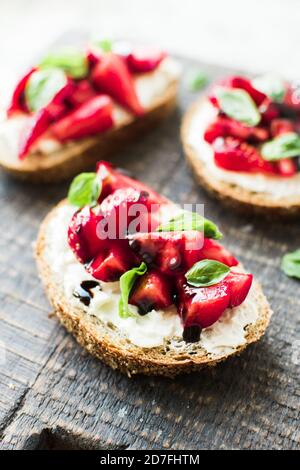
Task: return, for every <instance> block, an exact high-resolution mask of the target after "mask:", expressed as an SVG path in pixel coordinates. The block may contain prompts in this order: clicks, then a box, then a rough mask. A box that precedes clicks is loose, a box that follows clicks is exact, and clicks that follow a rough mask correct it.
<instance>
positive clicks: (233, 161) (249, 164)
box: [214, 137, 277, 175]
mask: <svg viewBox="0 0 300 470" xmlns="http://www.w3.org/2000/svg"><path fill="white" fill-rule="evenodd" d="M214 150H215V163H216V165H217V166H219V167H220V168H224V169H226V170H231V171H244V172H249V173H266V174H271V175H272V174H273V175H275V174H277V171H276V166H275V165H274V164H272V163H270V162H267V161H266V160H264V159H263V158H262V156H261V155H260V154H259V152H258V151H257V149H256V148H255V147H254V146H252V145H249V144H247V143H246V142H242V141H240V140H239V139H235V138H233V137H226V138H225V139H222V138H219V139H217V140H216V141H215V142H214Z"/></svg>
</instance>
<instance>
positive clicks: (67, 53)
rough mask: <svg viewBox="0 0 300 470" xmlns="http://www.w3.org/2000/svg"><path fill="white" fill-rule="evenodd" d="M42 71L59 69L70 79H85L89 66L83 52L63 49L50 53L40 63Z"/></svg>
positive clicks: (74, 49) (70, 48)
mask: <svg viewBox="0 0 300 470" xmlns="http://www.w3.org/2000/svg"><path fill="white" fill-rule="evenodd" d="M40 67H41V68H43V69H46V68H47V69H48V68H53V67H55V68H59V69H62V70H64V71H65V73H66V74H67V75H68V76H69V77H72V78H75V79H79V78H84V77H87V75H88V72H89V66H88V61H87V58H86V56H85V54H84V52H83V51H82V50H80V49H77V48H74V47H64V48H62V49H58V50H57V51H53V52H50V53H49V54H48V55H47V56H46V57H44V59H43V60H42V61H41V63H40Z"/></svg>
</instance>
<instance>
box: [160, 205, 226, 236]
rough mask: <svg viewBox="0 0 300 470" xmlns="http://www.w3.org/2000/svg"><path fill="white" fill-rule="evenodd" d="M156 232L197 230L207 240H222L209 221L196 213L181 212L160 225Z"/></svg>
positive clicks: (217, 230) (214, 226)
mask: <svg viewBox="0 0 300 470" xmlns="http://www.w3.org/2000/svg"><path fill="white" fill-rule="evenodd" d="M156 230H157V231H158V232H185V231H187V230H197V231H199V232H204V236H205V237H207V238H214V239H215V240H219V239H220V238H222V233H221V232H220V231H219V229H218V227H217V225H215V224H214V223H213V222H212V221H211V220H209V219H206V218H205V217H202V215H200V214H197V212H189V211H182V212H181V213H180V214H178V215H177V216H175V217H174V218H172V219H171V220H169V221H168V222H166V223H164V224H162V225H160V226H159V227H158V228H157V229H156Z"/></svg>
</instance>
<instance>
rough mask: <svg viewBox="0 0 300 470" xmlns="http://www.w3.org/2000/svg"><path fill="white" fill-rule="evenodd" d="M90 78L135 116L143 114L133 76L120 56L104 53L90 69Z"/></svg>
mask: <svg viewBox="0 0 300 470" xmlns="http://www.w3.org/2000/svg"><path fill="white" fill-rule="evenodd" d="M91 79H92V83H93V84H94V85H95V87H96V88H98V89H99V91H101V92H104V93H108V94H109V95H111V96H112V97H113V98H114V99H115V100H116V101H118V102H119V103H120V104H121V105H122V106H124V107H125V108H127V109H129V110H130V111H132V112H133V113H134V114H136V115H137V116H140V115H142V114H144V109H143V107H142V105H141V104H140V102H139V99H138V97H137V94H136V91H135V86H134V81H133V78H132V76H131V74H130V72H129V70H128V67H127V65H126V64H125V62H124V61H123V59H121V57H118V56H117V55H116V54H113V53H111V52H109V53H107V54H105V55H104V56H103V57H102V58H101V60H100V62H99V63H98V64H96V65H95V67H94V69H93V70H92V75H91Z"/></svg>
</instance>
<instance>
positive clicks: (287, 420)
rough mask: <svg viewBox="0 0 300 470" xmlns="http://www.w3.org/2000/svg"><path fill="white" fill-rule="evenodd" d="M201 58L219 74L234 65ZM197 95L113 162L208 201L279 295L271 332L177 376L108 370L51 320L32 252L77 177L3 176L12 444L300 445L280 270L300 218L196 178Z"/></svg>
mask: <svg viewBox="0 0 300 470" xmlns="http://www.w3.org/2000/svg"><path fill="white" fill-rule="evenodd" d="M184 65H185V67H186V70H188V69H189V68H190V67H192V66H197V64H195V63H192V62H184ZM198 65H199V67H200V68H201V69H204V70H207V72H208V73H209V75H210V77H212V78H215V77H217V76H221V75H222V74H224V73H227V72H228V71H226V70H224V69H220V68H218V67H208V66H205V65H203V64H198ZM194 99H195V94H191V93H189V92H187V91H186V89H184V87H182V90H181V96H180V106H179V108H178V109H177V110H176V112H175V113H174V114H173V116H172V117H170V119H169V120H168V121H167V122H165V123H163V125H162V126H161V127H160V129H157V130H155V131H153V132H152V133H151V134H150V135H148V136H146V137H145V138H144V140H143V141H142V142H139V143H137V144H136V145H132V146H130V147H128V148H124V152H122V153H120V154H119V155H117V156H116V157H115V158H114V159H113V163H115V164H116V165H118V166H123V167H125V168H126V169H128V170H130V171H132V172H133V174H134V175H135V176H136V177H138V178H140V179H141V180H143V181H145V182H147V183H148V184H150V185H152V186H153V187H154V188H155V189H156V190H158V191H161V192H162V193H163V194H164V195H166V196H167V197H169V198H172V199H173V200H174V201H175V202H178V203H184V202H195V203H204V204H205V213H206V215H207V216H209V217H210V218H212V219H213V220H215V221H217V222H218V223H219V225H220V228H221V230H222V231H223V232H224V235H225V237H224V242H225V244H226V245H227V246H228V247H229V248H230V249H232V250H234V252H235V254H236V255H237V256H238V257H239V258H240V260H241V261H242V263H243V264H245V265H246V266H247V268H248V269H249V270H251V271H252V272H253V273H254V274H255V275H256V276H257V278H258V280H259V281H260V282H261V283H262V285H263V287H264V290H265V293H266V295H267V296H268V298H269V300H270V302H271V305H272V307H273V310H274V315H273V318H272V321H271V325H270V327H269V329H268V331H267V334H266V336H265V338H263V340H262V341H260V342H259V343H258V344H256V345H254V346H251V347H249V349H248V350H246V351H245V352H244V353H243V354H242V355H241V356H240V357H236V358H233V359H232V360H228V361H227V362H226V363H224V364H221V365H220V366H218V367H217V368H215V369H214V370H207V371H203V372H202V373H199V374H193V375H190V376H186V377H180V378H177V379H175V380H173V381H172V380H168V379H163V378H149V377H148V378H147V377H137V378H133V379H129V378H127V377H125V376H123V375H121V374H120V373H118V372H115V371H113V370H111V369H109V368H108V367H106V366H104V365H103V364H101V362H99V361H97V360H96V359H93V358H92V357H90V356H88V355H87V354H86V353H85V352H84V351H83V350H82V349H81V348H80V347H79V346H78V345H77V344H76V342H75V341H74V340H73V338H72V337H71V336H70V335H68V334H67V333H66V332H65V330H64V329H63V328H62V327H61V326H59V324H58V322H57V320H55V319H54V318H49V316H48V313H49V312H50V308H49V305H48V303H47V301H46V300H45V297H44V294H43V291H42V287H41V285H40V282H39V280H38V278H37V273H36V268H35V263H34V260H33V254H32V248H31V244H32V242H33V241H34V239H35V237H36V234H37V229H38V225H39V223H40V221H41V220H42V218H43V217H44V216H45V214H46V213H47V212H48V211H49V210H50V208H51V207H52V206H53V205H54V204H56V203H57V202H58V201H59V200H60V199H62V197H64V195H65V194H66V190H67V184H65V185H60V186H37V187H32V186H30V185H26V184H25V183H20V182H15V181H13V180H10V179H9V178H8V177H5V176H4V175H1V179H0V197H1V206H0V220H1V239H0V261H1V263H0V276H1V282H0V301H1V303H0V305H1V308H0V315H1V330H0V341H1V342H0V352H1V356H0V372H1V374H0V429H1V447H2V448H4V449H11V448H12V449H23V448H25V449H36V448H41V449H45V448H47V449H49V448H69V447H71V448H89V449H91V448H96V449H101V448H122V449H124V448H129V449H139V448H143V449H164V448H166V449H203V448H209V449H218V448H226V449H231V448H235V449H243V448H251V449H254V448H257V449H266V448H272V449H282V448H287V449H296V448H299V447H300V432H299V412H300V400H299V399H300V387H299V364H300V352H299V350H300V344H299V339H298V338H299V329H300V321H299V318H300V317H299V310H300V300H299V296H298V295H297V293H298V292H299V283H297V282H296V281H293V280H291V279H287V278H286V277H285V276H284V275H283V274H282V273H281V272H280V270H279V264H280V259H281V256H282V255H283V254H284V253H285V252H286V251H287V250H292V249H295V248H296V247H297V246H299V240H300V229H299V223H298V224H297V222H295V223H292V222H290V223H287V222H284V223H279V222H274V223H273V222H270V221H268V222H266V221H265V220H264V219H263V218H261V219H256V218H248V217H245V216H244V217H243V216H239V215H237V214H235V213H231V212H230V211H229V210H227V209H224V207H222V206H221V205H220V204H218V202H216V201H215V200H213V199H210V198H209V196H207V194H206V193H205V191H203V190H202V189H201V188H199V187H198V186H197V185H196V184H195V183H194V180H193V178H192V175H191V173H190V171H189V170H188V169H187V167H186V164H185V162H184V158H183V156H182V151H181V146H180V143H179V126H180V121H181V117H182V114H183V112H184V111H185V109H186V108H187V106H188V105H189V104H190V103H191V102H192V100H194ZM297 341H298V342H297ZM3 351H5V357H4V354H2V353H3Z"/></svg>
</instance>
